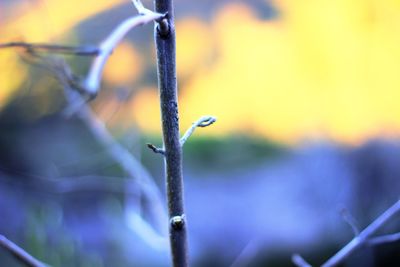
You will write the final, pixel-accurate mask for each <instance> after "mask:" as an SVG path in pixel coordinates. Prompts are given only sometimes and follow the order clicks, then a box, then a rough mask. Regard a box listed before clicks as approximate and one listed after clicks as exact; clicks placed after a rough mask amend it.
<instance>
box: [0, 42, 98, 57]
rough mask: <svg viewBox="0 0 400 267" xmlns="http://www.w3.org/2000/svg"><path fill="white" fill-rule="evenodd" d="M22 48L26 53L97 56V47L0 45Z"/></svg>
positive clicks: (26, 44) (20, 43)
mask: <svg viewBox="0 0 400 267" xmlns="http://www.w3.org/2000/svg"><path fill="white" fill-rule="evenodd" d="M13 47H22V48H25V49H26V50H27V51H33V50H35V51H36V52H47V53H59V54H72V55H76V56H97V55H98V54H99V49H98V48H97V47H90V46H76V47H75V46H67V45H56V44H40V43H37V44H34V43H26V42H10V43H4V44H0V48H13Z"/></svg>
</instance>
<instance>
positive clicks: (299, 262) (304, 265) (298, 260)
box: [292, 254, 312, 267]
mask: <svg viewBox="0 0 400 267" xmlns="http://www.w3.org/2000/svg"><path fill="white" fill-rule="evenodd" d="M292 262H293V263H294V264H295V265H296V266H298V267H312V266H311V265H310V264H309V263H308V262H307V261H306V260H305V259H303V257H302V256H300V255H299V254H293V255H292Z"/></svg>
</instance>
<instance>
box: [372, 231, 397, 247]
mask: <svg viewBox="0 0 400 267" xmlns="http://www.w3.org/2000/svg"><path fill="white" fill-rule="evenodd" d="M397 241H400V233H395V234H389V235H383V236H377V237H373V238H370V239H369V240H368V243H367V244H368V245H370V246H377V245H382V244H386V243H391V242H397Z"/></svg>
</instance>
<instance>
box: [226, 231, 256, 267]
mask: <svg viewBox="0 0 400 267" xmlns="http://www.w3.org/2000/svg"><path fill="white" fill-rule="evenodd" d="M259 249H260V245H259V244H258V242H257V240H256V239H255V238H254V239H252V240H250V241H249V242H248V243H247V244H246V246H245V247H244V248H243V249H242V251H241V252H240V253H239V255H238V256H237V257H236V259H235V260H234V261H233V263H232V265H231V266H230V267H241V266H251V261H252V260H254V258H255V256H256V255H257V252H258V250H259Z"/></svg>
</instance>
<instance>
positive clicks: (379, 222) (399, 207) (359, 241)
mask: <svg viewBox="0 0 400 267" xmlns="http://www.w3.org/2000/svg"><path fill="white" fill-rule="evenodd" d="M399 212H400V200H398V201H397V202H396V203H395V204H393V205H392V206H391V207H390V208H388V209H387V210H386V211H385V212H384V213H382V214H381V215H380V216H379V217H378V218H377V219H376V220H375V221H373V222H372V223H371V224H370V225H368V226H367V228H365V229H364V230H363V231H361V232H360V233H359V234H358V235H356V236H355V237H354V238H353V239H352V240H351V241H350V242H349V243H347V245H345V246H344V247H343V248H342V249H341V250H339V251H338V252H337V253H336V254H335V255H333V256H332V257H331V258H329V259H328V260H327V261H326V262H325V263H324V264H322V265H321V266H322V267H333V266H337V265H338V264H340V263H342V262H343V261H344V260H345V259H346V258H348V257H349V256H350V255H351V254H352V253H353V252H354V251H356V250H357V249H359V248H360V247H361V246H364V245H378V244H382V243H388V242H395V241H398V240H399V239H400V233H398V234H392V235H385V236H381V237H371V236H372V235H373V234H375V233H376V232H377V231H378V230H379V229H380V228H381V227H382V226H383V225H384V224H385V223H387V222H388V221H389V220H391V219H392V218H393V217H394V215H396V214H397V213H399ZM299 257H300V255H297V254H295V255H294V256H293V257H292V261H293V263H294V264H296V265H297V266H303V265H299V264H298V263H299V261H297V260H298V259H299ZM295 260H296V261H295ZM304 262H305V260H304ZM306 266H307V265H306Z"/></svg>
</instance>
